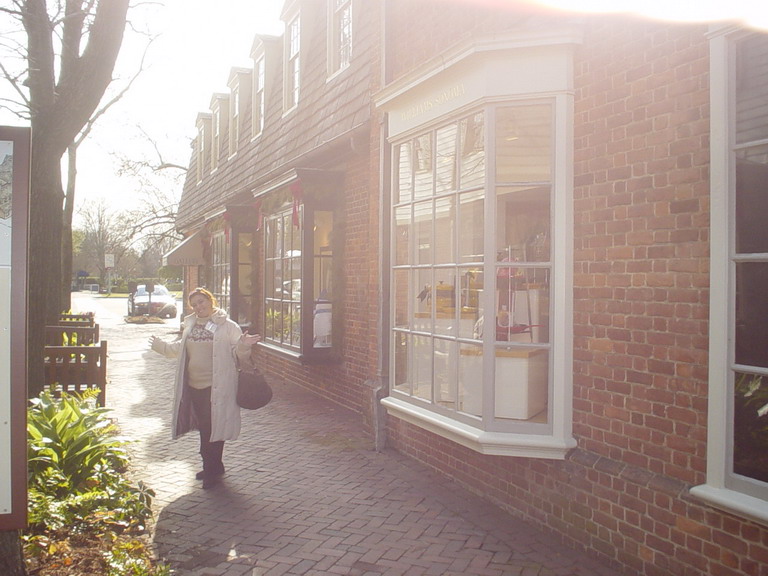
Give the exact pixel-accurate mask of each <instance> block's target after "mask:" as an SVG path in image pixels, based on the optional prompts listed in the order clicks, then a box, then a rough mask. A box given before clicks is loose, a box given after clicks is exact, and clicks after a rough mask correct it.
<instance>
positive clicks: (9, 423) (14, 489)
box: [0, 126, 30, 530]
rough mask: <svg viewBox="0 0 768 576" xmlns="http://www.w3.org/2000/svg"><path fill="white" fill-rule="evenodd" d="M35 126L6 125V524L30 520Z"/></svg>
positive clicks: (0, 338) (1, 341) (0, 229)
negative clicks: (30, 232)
mask: <svg viewBox="0 0 768 576" xmlns="http://www.w3.org/2000/svg"><path fill="white" fill-rule="evenodd" d="M29 169H30V130H29V128H10V127H3V126H0V530H13V529H20V528H24V527H25V526H26V522H27V450H26V445H27V444H26V440H27V433H26V420H27V419H26V407H27V385H26V384H27V382H26V357H27V331H26V317H27V297H26V293H27V290H26V284H27V279H26V278H27V221H28V216H29Z"/></svg>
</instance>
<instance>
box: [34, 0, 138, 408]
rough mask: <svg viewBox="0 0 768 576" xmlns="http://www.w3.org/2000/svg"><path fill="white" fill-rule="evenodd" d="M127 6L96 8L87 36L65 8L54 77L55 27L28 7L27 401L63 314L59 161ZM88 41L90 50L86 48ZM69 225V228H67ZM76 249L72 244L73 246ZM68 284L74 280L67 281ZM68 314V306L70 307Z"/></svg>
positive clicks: (97, 83)
mask: <svg viewBox="0 0 768 576" xmlns="http://www.w3.org/2000/svg"><path fill="white" fill-rule="evenodd" d="M128 2H129V0H109V1H100V2H98V3H96V4H95V13H94V18H93V22H92V23H91V24H90V25H89V27H88V29H87V31H86V29H85V28H84V22H85V16H84V14H85V13H84V12H83V11H82V10H80V8H79V7H80V6H83V7H84V3H82V2H81V3H78V2H67V3H66V5H67V18H65V19H64V20H63V27H64V28H63V32H62V35H61V38H62V39H63V40H62V45H61V54H60V58H59V60H58V64H59V66H58V68H59V81H58V83H56V82H55V77H56V66H55V63H56V57H55V53H54V42H53V33H54V27H53V25H52V23H51V21H50V19H49V17H48V13H47V5H46V2H45V0H25V1H24V2H22V3H21V5H22V6H23V8H24V9H23V10H22V11H21V14H22V22H23V24H24V28H25V30H26V32H27V48H28V50H27V59H28V62H29V68H28V72H29V77H28V79H27V80H28V81H27V84H28V87H29V95H30V101H29V103H30V112H31V120H32V171H31V178H30V218H29V220H30V234H29V254H28V277H27V279H28V291H27V298H28V302H27V303H26V304H27V307H28V313H27V322H28V324H27V335H28V363H27V384H28V394H29V395H30V397H35V396H37V395H38V394H39V393H40V391H41V390H43V388H44V387H45V372H44V365H43V353H44V348H45V326H46V324H51V323H52V322H54V321H55V320H56V319H57V317H58V315H59V313H60V312H61V311H62V304H63V302H64V301H65V299H64V298H62V293H61V292H62V290H61V287H62V282H63V281H64V279H63V278H62V229H63V227H64V224H63V221H64V216H65V215H64V214H63V207H64V193H63V190H62V186H61V165H60V162H61V158H62V156H63V155H64V153H65V152H66V150H67V148H68V147H69V146H71V145H72V143H73V142H74V141H75V138H76V137H77V134H78V133H79V132H80V131H81V130H82V129H83V126H85V124H86V123H87V122H88V120H89V118H90V117H91V116H92V114H93V112H94V110H95V109H96V107H97V106H98V104H99V101H100V100H101V98H102V96H103V95H104V92H105V90H106V88H107V86H109V84H110V82H111V81H112V73H113V70H114V66H115V60H116V59H117V54H118V52H119V51H120V45H121V43H122V40H123V32H124V30H125V22H126V13H127V11H128ZM86 32H87V38H88V42H87V44H86V45H85V47H83V46H82V40H83V39H84V38H86ZM70 225H71V220H70ZM70 242H71V240H70ZM66 281H67V282H69V278H67V279H66ZM67 308H68V306H67Z"/></svg>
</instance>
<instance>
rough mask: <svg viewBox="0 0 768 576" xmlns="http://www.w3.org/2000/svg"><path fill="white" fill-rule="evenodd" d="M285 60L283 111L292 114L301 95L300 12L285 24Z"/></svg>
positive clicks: (294, 14)
mask: <svg viewBox="0 0 768 576" xmlns="http://www.w3.org/2000/svg"><path fill="white" fill-rule="evenodd" d="M284 38H285V46H284V52H285V56H284V58H283V63H284V64H283V68H284V70H283V72H284V73H283V109H284V112H285V113H287V112H290V111H291V110H294V109H295V108H296V107H297V106H298V105H299V97H300V94H301V14H300V13H299V12H298V10H297V11H296V12H295V13H293V15H292V16H291V17H290V18H288V20H287V21H286V24H285V35H284Z"/></svg>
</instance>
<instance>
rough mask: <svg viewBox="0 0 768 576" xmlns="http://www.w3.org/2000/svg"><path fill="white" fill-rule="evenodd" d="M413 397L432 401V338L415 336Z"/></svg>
mask: <svg viewBox="0 0 768 576" xmlns="http://www.w3.org/2000/svg"><path fill="white" fill-rule="evenodd" d="M412 374H413V379H412V384H413V395H414V396H416V397H417V398H422V399H424V400H432V338H431V337H429V336H418V335H415V336H413V370H412Z"/></svg>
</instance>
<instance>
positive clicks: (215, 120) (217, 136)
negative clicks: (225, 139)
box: [211, 104, 221, 172]
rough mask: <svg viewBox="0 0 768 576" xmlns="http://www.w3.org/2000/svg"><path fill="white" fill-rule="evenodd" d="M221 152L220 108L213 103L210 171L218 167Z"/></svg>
mask: <svg viewBox="0 0 768 576" xmlns="http://www.w3.org/2000/svg"><path fill="white" fill-rule="evenodd" d="M220 154H221V108H220V107H219V106H218V104H215V105H214V109H213V114H212V115H211V172H215V171H216V170H217V169H218V167H219V155H220Z"/></svg>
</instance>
